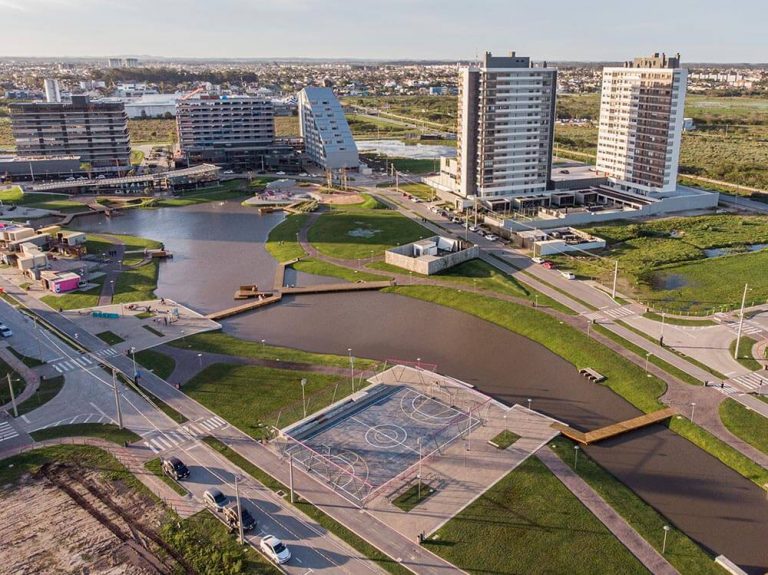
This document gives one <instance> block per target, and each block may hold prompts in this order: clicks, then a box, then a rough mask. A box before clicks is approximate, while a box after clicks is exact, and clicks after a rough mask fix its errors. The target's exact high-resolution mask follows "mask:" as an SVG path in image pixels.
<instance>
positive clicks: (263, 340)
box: [261, 339, 267, 353]
mask: <svg viewBox="0 0 768 575" xmlns="http://www.w3.org/2000/svg"><path fill="white" fill-rule="evenodd" d="M265 343H267V340H266V339H262V340H261V352H262V353H264V344H265Z"/></svg>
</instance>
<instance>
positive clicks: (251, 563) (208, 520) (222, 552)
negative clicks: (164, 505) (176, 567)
mask: <svg viewBox="0 0 768 575" xmlns="http://www.w3.org/2000/svg"><path fill="white" fill-rule="evenodd" d="M160 535H161V537H162V538H163V539H164V540H165V541H166V542H168V543H169V544H170V545H172V546H173V547H174V548H175V549H176V550H177V551H179V552H180V553H181V554H182V555H183V556H184V558H185V559H186V560H187V561H189V562H190V564H191V565H192V568H193V569H194V572H195V573H200V574H201V575H241V574H243V573H249V574H253V575H279V574H280V573H283V571H282V570H281V569H278V568H277V567H276V566H275V565H273V564H272V563H270V562H269V561H267V559H266V558H264V556H262V555H261V554H260V553H259V552H258V551H256V550H255V549H254V548H252V547H250V546H249V545H240V544H239V543H238V542H237V537H233V536H232V535H231V534H230V533H229V530H228V529H227V528H226V527H225V526H224V524H223V523H222V522H221V521H219V520H218V519H217V518H216V517H214V516H213V514H212V513H211V512H210V511H208V510H207V509H206V510H203V511H200V512H199V513H196V514H195V515H193V516H192V517H189V518H188V519H184V520H183V521H176V520H175V519H172V520H168V521H166V522H165V523H164V524H163V526H162V527H161V528H160Z"/></svg>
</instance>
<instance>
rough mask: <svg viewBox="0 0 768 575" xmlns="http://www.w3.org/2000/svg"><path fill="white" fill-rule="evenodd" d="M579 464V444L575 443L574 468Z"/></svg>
mask: <svg viewBox="0 0 768 575" xmlns="http://www.w3.org/2000/svg"><path fill="white" fill-rule="evenodd" d="M578 465H579V446H578V445H574V446H573V469H574V470H575V469H576V466H578Z"/></svg>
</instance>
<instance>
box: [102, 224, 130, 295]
mask: <svg viewBox="0 0 768 575" xmlns="http://www.w3.org/2000/svg"><path fill="white" fill-rule="evenodd" d="M110 239H112V240H113V241H114V249H115V251H116V252H117V253H116V254H115V255H111V256H109V258H110V260H111V261H110V264H109V266H107V267H106V268H104V271H105V272H106V275H105V276H104V283H102V284H101V293H100V294H99V305H100V306H102V305H109V304H111V303H112V297H113V296H114V295H115V286H116V285H117V276H119V275H120V272H121V271H122V264H121V263H119V262H122V261H123V256H124V255H125V244H124V243H123V242H121V241H120V240H118V239H116V238H113V237H111V236H110ZM112 282H114V283H112Z"/></svg>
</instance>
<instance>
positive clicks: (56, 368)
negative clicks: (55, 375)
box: [53, 364, 63, 373]
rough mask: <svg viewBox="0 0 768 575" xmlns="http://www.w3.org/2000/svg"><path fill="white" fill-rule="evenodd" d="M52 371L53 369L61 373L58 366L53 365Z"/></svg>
mask: <svg viewBox="0 0 768 575" xmlns="http://www.w3.org/2000/svg"><path fill="white" fill-rule="evenodd" d="M53 369H55V370H56V371H58V372H59V373H63V371H62V369H61V368H60V367H59V366H58V365H56V364H54V365H53Z"/></svg>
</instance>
